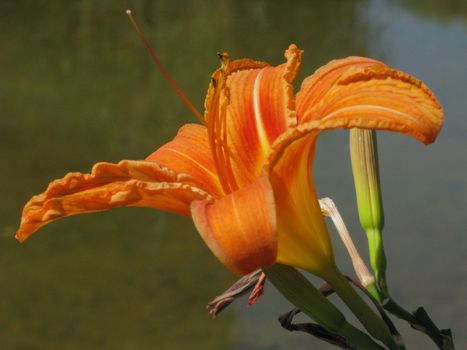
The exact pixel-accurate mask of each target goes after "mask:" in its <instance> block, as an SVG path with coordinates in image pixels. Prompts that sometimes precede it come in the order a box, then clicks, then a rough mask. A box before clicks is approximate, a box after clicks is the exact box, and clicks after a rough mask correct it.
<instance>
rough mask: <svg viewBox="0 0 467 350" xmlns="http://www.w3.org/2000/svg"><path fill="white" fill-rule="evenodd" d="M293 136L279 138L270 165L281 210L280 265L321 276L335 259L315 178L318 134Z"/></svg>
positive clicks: (276, 198)
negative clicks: (315, 151) (313, 160)
mask: <svg viewBox="0 0 467 350" xmlns="http://www.w3.org/2000/svg"><path fill="white" fill-rule="evenodd" d="M289 135H290V136H289ZM286 136H289V137H286ZM292 136H295V131H290V132H287V133H286V134H285V135H284V136H282V137H280V138H279V140H278V142H276V143H275V146H274V151H273V155H272V157H271V158H270V162H269V164H268V170H269V173H270V180H271V184H272V186H273V190H274V197H275V200H276V207H277V226H278V258H277V261H278V262H279V263H282V264H286V265H291V266H295V267H299V268H302V269H305V270H307V271H310V272H312V273H314V274H316V275H320V273H321V272H322V271H323V269H326V268H327V267H329V266H331V265H332V264H333V263H334V258H333V251H332V245H331V241H330V239H329V234H328V231H327V228H326V225H325V222H324V219H323V217H322V214H321V209H320V206H319V203H318V197H317V195H316V190H315V186H314V183H313V181H312V178H311V171H312V159H313V154H314V148H315V140H316V136H317V133H316V132H315V133H310V134H307V135H306V136H307V137H296V138H292ZM300 136H302V135H300ZM281 142H284V143H281Z"/></svg>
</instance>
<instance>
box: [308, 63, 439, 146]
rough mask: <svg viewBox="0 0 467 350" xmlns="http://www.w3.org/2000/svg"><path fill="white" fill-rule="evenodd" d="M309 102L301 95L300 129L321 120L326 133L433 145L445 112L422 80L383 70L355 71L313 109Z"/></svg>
mask: <svg viewBox="0 0 467 350" xmlns="http://www.w3.org/2000/svg"><path fill="white" fill-rule="evenodd" d="M306 98H307V94H302V95H300V100H299V101H300V102H299V103H300V104H301V106H302V110H301V113H302V114H301V120H302V121H303V122H302V124H303V123H304V122H305V121H307V120H310V121H311V120H319V121H320V123H321V125H320V126H319V128H320V129H322V130H325V129H335V128H353V127H358V128H364V129H382V130H391V131H398V132H402V133H405V134H408V135H411V136H413V137H415V138H416V139H418V140H420V141H421V142H423V143H425V144H429V143H432V142H433V141H434V140H435V138H436V136H437V135H438V133H439V131H440V129H441V127H442V125H443V111H442V108H441V106H440V104H439V102H438V100H437V99H436V97H435V96H434V94H433V93H432V92H431V90H430V89H429V88H428V87H427V86H426V85H425V84H424V83H423V82H421V81H420V80H417V79H415V78H414V77H412V76H410V75H408V74H406V73H403V72H401V71H398V70H395V69H392V68H390V67H387V66H383V65H376V66H369V67H359V66H357V67H351V68H349V69H347V70H346V71H344V72H343V73H342V74H341V75H340V76H339V77H338V78H337V79H336V80H335V81H334V83H333V84H332V86H330V87H329V89H328V90H327V92H326V93H325V94H324V95H321V96H320V98H319V100H316V101H315V102H316V103H315V104H314V105H310V104H309V103H308V101H307V100H306ZM311 98H312V99H314V97H313V96H312V97H311ZM303 106H309V108H308V109H305V107H303Z"/></svg>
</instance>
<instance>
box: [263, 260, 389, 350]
mask: <svg viewBox="0 0 467 350" xmlns="http://www.w3.org/2000/svg"><path fill="white" fill-rule="evenodd" d="M263 271H264V272H265V273H266V275H267V277H268V279H269V281H271V283H272V284H273V285H274V286H275V287H276V288H277V289H278V290H279V292H280V293H281V294H282V295H283V296H284V297H285V298H286V299H287V300H289V301H290V302H291V303H292V304H293V305H295V306H296V307H298V308H299V309H300V310H301V311H302V312H303V313H305V314H306V315H307V316H309V317H311V318H312V319H313V320H315V321H316V322H317V323H319V324H320V325H321V326H323V327H325V328H326V329H327V330H328V331H330V332H333V333H336V334H339V335H341V336H343V337H344V338H346V339H347V341H348V342H349V343H351V344H352V345H353V346H354V347H355V348H357V349H359V350H384V348H383V347H381V346H380V345H378V344H377V343H375V342H374V341H373V340H372V339H371V338H370V337H369V336H368V335H366V334H365V333H363V332H362V331H360V330H359V329H357V328H355V327H354V326H352V325H351V324H350V323H348V322H347V320H346V319H345V317H344V315H343V314H342V313H341V312H340V311H339V310H338V309H337V308H336V307H335V306H334V305H333V304H332V303H331V302H330V301H329V300H328V299H326V297H324V296H323V295H322V294H321V292H320V291H318V289H316V288H315V287H314V286H313V285H312V284H311V283H310V282H309V281H308V280H307V279H306V278H305V277H304V276H303V275H302V274H301V273H300V272H298V271H297V270H296V269H294V268H293V267H290V266H285V265H281V264H275V265H273V266H270V267H267V268H264V269H263ZM394 349H396V348H394Z"/></svg>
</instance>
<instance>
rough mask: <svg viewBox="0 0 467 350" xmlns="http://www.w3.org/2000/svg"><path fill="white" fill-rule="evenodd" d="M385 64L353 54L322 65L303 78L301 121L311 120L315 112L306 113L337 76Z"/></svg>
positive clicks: (299, 99) (300, 99) (299, 102)
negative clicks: (351, 69)
mask: <svg viewBox="0 0 467 350" xmlns="http://www.w3.org/2000/svg"><path fill="white" fill-rule="evenodd" d="M375 65H380V66H385V64H384V63H383V62H380V61H377V60H374V59H372V58H368V57H358V56H351V57H346V58H342V59H338V60H332V61H331V62H329V63H328V64H326V65H324V66H322V67H320V68H319V69H318V70H316V72H314V73H313V74H312V75H310V76H309V77H308V78H306V79H305V80H303V83H302V86H301V88H300V91H299V92H298V93H297V118H298V119H299V120H298V121H299V123H304V122H307V121H310V120H311V119H312V118H313V116H314V115H313V114H311V113H307V114H306V113H305V112H306V111H308V110H310V109H311V108H312V107H313V106H314V105H315V104H316V103H317V102H318V101H319V100H320V99H321V98H322V97H323V96H324V95H325V94H326V93H327V92H328V90H329V89H330V88H331V86H332V85H333V84H334V82H335V81H336V79H337V78H339V77H340V76H341V75H342V74H343V73H344V72H345V71H346V70H348V69H349V68H355V67H361V68H364V67H370V66H375Z"/></svg>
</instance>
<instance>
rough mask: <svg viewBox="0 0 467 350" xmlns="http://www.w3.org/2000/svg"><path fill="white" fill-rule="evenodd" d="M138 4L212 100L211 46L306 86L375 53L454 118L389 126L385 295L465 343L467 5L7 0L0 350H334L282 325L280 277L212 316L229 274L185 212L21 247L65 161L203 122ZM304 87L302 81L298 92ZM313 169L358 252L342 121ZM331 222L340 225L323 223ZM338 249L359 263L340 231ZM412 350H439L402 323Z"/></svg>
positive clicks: (101, 220)
mask: <svg viewBox="0 0 467 350" xmlns="http://www.w3.org/2000/svg"><path fill="white" fill-rule="evenodd" d="M128 7H130V8H132V9H133V11H134V13H135V15H136V17H137V18H138V19H139V20H140V22H141V25H142V27H143V28H144V31H145V33H146V34H147V36H148V38H149V39H150V41H151V42H152V43H153V45H154V48H155V50H156V51H157V53H158V54H159V56H160V58H161V60H162V61H163V62H164V64H165V65H166V67H167V69H168V70H169V71H170V72H171V74H172V76H173V78H174V79H175V80H176V81H177V82H178V83H179V85H180V86H181V87H182V88H183V89H184V90H185V91H186V93H187V95H188V96H189V97H190V99H191V100H192V101H193V102H194V104H195V105H196V106H198V107H199V108H200V109H202V106H203V101H204V95H205V91H206V88H207V84H208V82H209V77H210V74H211V72H212V71H213V70H214V69H216V68H217V66H218V62H217V58H216V56H215V53H216V52H218V51H228V52H230V54H231V56H233V57H252V58H256V59H261V60H266V61H269V62H271V63H272V64H278V63H281V62H282V61H283V58H282V54H283V51H284V49H285V48H286V47H287V46H288V44H290V43H291V42H295V43H297V44H298V45H299V46H300V47H301V48H302V49H304V50H305V56H304V63H303V66H302V70H301V75H300V77H299V79H297V81H298V82H300V81H301V80H302V79H303V77H304V76H306V75H308V74H311V73H312V72H313V71H314V70H315V69H316V68H317V67H319V66H320V65H322V64H324V63H326V62H327V61H329V60H331V59H333V58H338V57H344V56H348V55H370V56H373V57H375V58H379V59H382V60H384V61H386V62H387V63H389V64H391V65H394V66H396V67H397V68H399V69H402V70H405V71H407V72H409V73H411V74H413V75H415V76H417V77H418V78H420V79H422V80H424V81H425V82H426V83H427V84H428V85H429V86H430V87H431V88H432V89H433V90H434V91H435V93H436V94H437V96H438V97H439V99H440V101H441V103H442V104H443V106H444V108H445V111H446V125H445V127H444V129H443V131H442V133H441V135H440V137H439V139H438V141H437V142H436V143H435V144H434V145H432V146H430V147H424V146H422V145H420V144H419V143H417V142H416V141H414V140H411V139H408V138H407V137H404V136H401V135H395V134H382V133H381V134H380V138H379V141H380V144H379V145H380V161H381V168H382V169H381V171H382V182H383V183H382V186H383V192H384V193H383V195H384V204H385V209H386V229H385V234H386V245H387V254H388V258H389V278H390V283H391V289H392V291H393V294H394V295H395V296H396V297H397V298H398V299H399V300H400V301H401V302H402V303H404V304H406V305H408V306H409V307H410V308H414V307H415V306H418V305H420V304H423V305H426V306H427V309H428V310H429V311H430V313H431V314H432V316H433V318H434V319H435V320H436V321H437V323H438V324H439V325H440V326H442V327H452V328H453V331H454V335H455V340H456V343H457V346H458V348H459V349H462V348H465V347H467V333H466V332H465V323H466V322H467V316H466V315H467V301H466V298H465V296H466V295H467V279H466V274H467V265H466V263H465V260H466V259H465V258H466V251H467V249H466V248H467V238H466V234H465V227H466V226H467V225H466V224H467V222H466V221H467V215H466V208H467V177H466V172H467V137H466V134H467V118H466V117H465V113H466V112H465V111H466V110H467V99H466V98H465V97H466V96H465V91H467V69H466V62H467V2H466V1H461V0H457V1H454V0H453V1H441V0H439V1H436V0H431V1H427V2H425V1H394V2H388V1H377V0H375V1H364V0H361V1H352V2H350V1H326V2H324V1H322V2H320V1H305V0H302V1H292V2H287V3H286V2H281V1H259V0H253V1H235V0H222V1H214V0H210V1H194V0H192V1H173V0H170V1H169V0H167V1H165V0H164V1H129V0H128V1H111V0H101V1H91V0H80V1H58V0H50V1H32V0H30V1H26V0H18V1H8V0H5V1H2V2H1V3H0V8H1V11H0V28H1V30H0V48H1V51H0V77H1V78H0V107H1V109H0V111H1V112H0V159H1V164H2V166H1V167H0V266H1V273H0V347H1V348H2V349H28V350H30V349H66V350H75V349H89V350H92V349H119V350H120V349H121V350H130V349H155V348H157V349H182V348H189V349H255V350H256V349H289V350H290V349H305V348H313V349H332V347H330V346H328V345H326V344H322V343H321V342H319V341H316V340H314V339H312V338H311V337H308V336H306V335H300V334H291V333H287V332H286V331H283V330H281V329H280V327H279V324H278V323H277V321H276V317H277V315H278V314H280V313H282V312H284V311H286V310H288V308H289V307H290V305H288V304H287V303H286V302H285V301H284V300H283V299H282V298H281V297H280V296H279V295H278V294H277V293H275V292H274V291H273V290H272V288H268V289H267V293H266V296H265V297H264V298H263V299H262V300H261V301H260V302H258V303H257V305H255V306H254V307H252V308H248V309H247V308H245V307H244V304H245V301H244V300H243V301H242V302H240V303H237V304H236V305H234V307H232V308H231V309H230V310H228V311H227V312H225V313H224V314H222V315H221V316H220V317H219V318H218V319H217V320H215V321H212V320H211V319H210V318H209V317H208V315H207V312H206V311H205V309H204V305H205V303H206V301H208V300H209V299H210V298H211V297H212V296H214V295H215V294H216V293H218V292H219V291H221V290H223V289H224V288H225V287H227V286H228V285H229V284H230V283H231V282H232V281H234V280H235V277H234V276H232V275H231V274H230V273H229V272H228V271H226V270H225V268H223V267H222V266H221V265H220V264H219V263H218V262H217V261H216V259H215V258H213V257H212V255H211V253H210V252H209V250H208V249H207V248H206V247H205V245H204V243H203V242H202V241H201V240H200V239H199V237H198V235H197V233H196V231H195V230H194V228H193V226H192V224H191V222H190V221H189V220H187V219H181V218H179V217H175V216H173V215H169V214H164V213H159V212H155V211H152V210H149V209H147V210H144V209H135V208H124V209H118V210H114V211H111V212H105V213H99V214H93V215H88V216H80V217H73V218H70V219H67V220H64V221H59V222H56V223H53V224H51V225H50V226H48V227H46V228H44V229H43V230H42V231H41V232H40V233H39V234H37V235H35V236H33V237H32V238H31V239H30V240H28V242H27V243H25V244H24V245H19V244H18V243H17V242H16V241H15V240H14V239H13V235H14V231H15V229H16V227H17V224H18V219H19V214H20V211H21V208H22V205H23V204H24V203H25V201H26V200H27V199H28V198H29V197H30V196H31V195H32V194H36V193H39V192H41V191H43V190H44V189H45V186H46V184H47V183H48V182H49V181H50V180H51V179H54V178H58V177H61V176H62V175H63V174H65V173H66V172H68V171H83V172H86V171H89V170H90V168H91V166H92V164H94V163H95V162H97V161H103V160H106V161H112V162H116V161H118V160H120V159H142V158H144V157H145V156H146V155H147V154H149V153H150V152H151V151H153V150H154V149H155V148H156V147H157V146H159V145H161V144H162V143H164V142H166V141H168V140H170V139H171V138H172V137H173V135H174V134H175V133H176V131H177V129H178V127H179V126H181V125H182V124H183V123H187V122H194V121H195V118H194V117H193V116H191V115H190V113H189V111H188V110H187V109H186V107H185V106H184V105H183V104H182V103H181V102H180V100H179V99H178V98H177V96H176V95H175V94H174V93H173V91H172V90H171V89H170V88H169V87H168V85H167V84H166V82H165V81H164V80H163V78H162V77H161V74H160V73H159V72H158V71H157V70H155V68H154V67H153V65H152V63H151V61H150V59H149V57H148V55H147V54H146V53H145V51H144V50H143V48H142V47H141V45H140V43H139V42H138V40H137V39H136V37H135V35H134V32H133V30H132V28H131V26H130V24H129V22H128V20H127V19H126V17H125V10H126V8H128ZM298 86H299V83H298V84H297V88H298ZM315 168H316V169H315V178H316V182H317V185H318V191H319V193H320V195H322V196H330V197H332V198H333V199H334V200H335V201H336V203H337V204H338V206H339V207H340V209H341V211H342V214H343V215H344V218H345V220H346V221H347V223H348V225H349V227H350V229H351V231H352V232H353V234H354V236H355V238H356V240H357V241H358V243H359V245H360V247H361V248H362V250H363V251H364V250H365V242H364V238H363V234H362V232H361V230H360V228H359V225H358V219H357V213H356V208H355V203H354V201H355V198H354V193H353V187H352V186H353V185H352V178H351V172H350V164H349V159H348V154H347V132H345V131H337V132H330V133H325V134H323V135H322V136H321V138H320V141H319V144H318V148H317V155H316V166H315ZM331 232H332V233H333V231H332V230H331ZM334 241H335V249H336V255H337V256H338V260H339V262H340V264H341V266H342V267H343V269H344V270H345V271H347V272H349V273H350V272H351V268H350V266H349V263H348V261H347V257H346V255H345V252H344V251H343V249H342V246H341V244H340V243H339V242H337V240H334ZM399 326H400V328H401V330H402V331H403V334H404V336H405V338H406V341H407V344H408V349H422V348H423V349H425V348H426V349H430V348H434V347H433V346H432V345H431V344H430V343H429V342H427V341H426V340H425V339H424V337H422V336H420V335H418V334H416V333H414V332H413V331H411V330H410V329H409V328H408V327H406V326H405V325H403V324H399Z"/></svg>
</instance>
